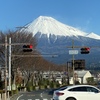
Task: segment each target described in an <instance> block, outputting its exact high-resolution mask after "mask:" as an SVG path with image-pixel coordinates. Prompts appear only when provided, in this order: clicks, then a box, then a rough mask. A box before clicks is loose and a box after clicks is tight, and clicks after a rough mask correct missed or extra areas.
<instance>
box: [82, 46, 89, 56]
mask: <svg viewBox="0 0 100 100" xmlns="http://www.w3.org/2000/svg"><path fill="white" fill-rule="evenodd" d="M89 53H90V48H88V47H84V48H81V54H89Z"/></svg>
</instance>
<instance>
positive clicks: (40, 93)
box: [11, 90, 52, 100]
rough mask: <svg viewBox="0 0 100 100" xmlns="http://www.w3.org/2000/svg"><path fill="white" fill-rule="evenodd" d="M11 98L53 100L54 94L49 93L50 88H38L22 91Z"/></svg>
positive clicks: (14, 99)
mask: <svg viewBox="0 0 100 100" xmlns="http://www.w3.org/2000/svg"><path fill="white" fill-rule="evenodd" d="M11 100H52V95H50V94H49V90H37V91H31V92H24V93H20V94H18V95H17V96H16V98H12V99H11Z"/></svg>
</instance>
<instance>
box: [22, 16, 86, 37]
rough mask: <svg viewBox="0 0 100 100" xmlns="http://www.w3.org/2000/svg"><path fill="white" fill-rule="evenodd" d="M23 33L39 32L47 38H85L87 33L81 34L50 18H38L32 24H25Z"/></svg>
mask: <svg viewBox="0 0 100 100" xmlns="http://www.w3.org/2000/svg"><path fill="white" fill-rule="evenodd" d="M25 27H27V28H26V29H24V31H29V32H32V33H33V35H35V34H36V33H38V32H40V33H41V34H46V35H47V37H49V36H50V35H55V36H58V35H59V36H85V35H86V34H87V33H85V32H82V31H80V30H78V29H76V28H74V27H71V26H68V25H65V24H63V23H61V22H59V21H57V20H56V19H54V18H52V17H47V16H40V17H38V18H37V19H35V20H34V21H33V22H32V23H29V24H27V25H26V26H25Z"/></svg>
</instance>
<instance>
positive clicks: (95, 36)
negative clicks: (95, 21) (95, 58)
mask: <svg viewBox="0 0 100 100" xmlns="http://www.w3.org/2000/svg"><path fill="white" fill-rule="evenodd" d="M86 37H89V38H93V39H98V40H100V36H99V35H97V34H95V33H93V32H92V33H90V34H88V35H87V36H86Z"/></svg>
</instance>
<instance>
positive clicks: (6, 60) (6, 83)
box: [5, 36, 7, 100]
mask: <svg viewBox="0 0 100 100" xmlns="http://www.w3.org/2000/svg"><path fill="white" fill-rule="evenodd" d="M6 99H7V36H5V100H6Z"/></svg>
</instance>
